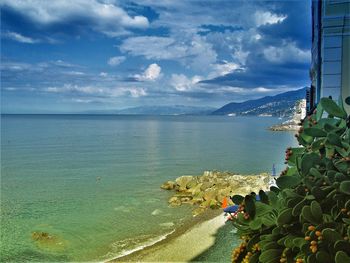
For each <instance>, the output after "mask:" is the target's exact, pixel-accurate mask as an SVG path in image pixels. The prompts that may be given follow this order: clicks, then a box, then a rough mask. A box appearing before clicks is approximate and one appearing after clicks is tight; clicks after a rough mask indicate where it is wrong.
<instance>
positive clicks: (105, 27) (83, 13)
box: [0, 0, 149, 36]
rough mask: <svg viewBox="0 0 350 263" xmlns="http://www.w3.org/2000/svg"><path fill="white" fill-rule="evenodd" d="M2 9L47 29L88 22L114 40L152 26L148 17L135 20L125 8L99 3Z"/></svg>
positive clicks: (81, 0) (15, 0) (28, 3)
mask: <svg viewBox="0 0 350 263" xmlns="http://www.w3.org/2000/svg"><path fill="white" fill-rule="evenodd" d="M0 6H7V7H10V8H12V9H14V10H16V11H17V12H20V13H22V14H23V15H24V16H27V17H29V18H30V19H31V20H33V21H35V22H37V23H40V24H44V25H47V24H54V23H61V22H67V21H69V20H70V19H71V20H74V19H76V18H80V19H85V20H88V23H89V25H90V26H91V27H92V28H93V29H94V30H96V31H99V32H103V33H105V34H107V35H112V36H113V35H118V33H120V32H125V29H124V28H145V27H148V26H149V21H148V19H147V18H146V17H144V16H134V17H131V16H129V15H128V13H127V12H125V11H124V10H123V9H122V8H121V7H118V6H116V5H115V4H112V3H104V2H102V1H98V0H74V1H71V0H59V1H42V0H3V1H1V2H0Z"/></svg>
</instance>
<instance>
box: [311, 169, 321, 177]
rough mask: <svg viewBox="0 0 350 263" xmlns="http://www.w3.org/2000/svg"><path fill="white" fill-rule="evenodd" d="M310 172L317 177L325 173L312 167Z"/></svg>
mask: <svg viewBox="0 0 350 263" xmlns="http://www.w3.org/2000/svg"><path fill="white" fill-rule="evenodd" d="M309 172H310V174H311V175H313V176H315V177H316V178H322V177H323V175H322V174H321V173H320V172H319V171H318V170H317V169H316V168H313V167H311V168H310V171H309Z"/></svg>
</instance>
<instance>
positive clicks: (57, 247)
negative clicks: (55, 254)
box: [32, 231, 67, 251]
mask: <svg viewBox="0 0 350 263" xmlns="http://www.w3.org/2000/svg"><path fill="white" fill-rule="evenodd" d="M32 239H33V241H34V242H35V243H36V245H37V246H38V247H39V248H40V249H43V250H49V251H62V250H64V249H65V247H66V243H67V242H66V241H65V240H63V239H61V238H60V237H58V236H55V235H52V234H49V233H47V232H40V231H38V232H36V231H35V232H32Z"/></svg>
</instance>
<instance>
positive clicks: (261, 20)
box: [254, 11, 287, 27]
mask: <svg viewBox="0 0 350 263" xmlns="http://www.w3.org/2000/svg"><path fill="white" fill-rule="evenodd" d="M254 18H255V23H256V25H257V26H258V27H259V26H264V25H273V24H277V23H281V22H283V21H284V20H285V19H286V18H287V16H286V15H277V14H273V13H271V12H269V11H257V12H255V15H254Z"/></svg>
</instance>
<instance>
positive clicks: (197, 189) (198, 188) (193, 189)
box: [188, 183, 202, 196]
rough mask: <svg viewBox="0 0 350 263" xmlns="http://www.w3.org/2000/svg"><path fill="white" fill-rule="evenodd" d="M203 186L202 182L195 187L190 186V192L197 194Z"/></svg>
mask: <svg viewBox="0 0 350 263" xmlns="http://www.w3.org/2000/svg"><path fill="white" fill-rule="evenodd" d="M201 186H202V183H199V184H197V185H196V186H195V187H192V188H190V189H189V190H188V192H189V193H191V194H192V195H193V196H194V195H197V194H198V193H200V192H201Z"/></svg>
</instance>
